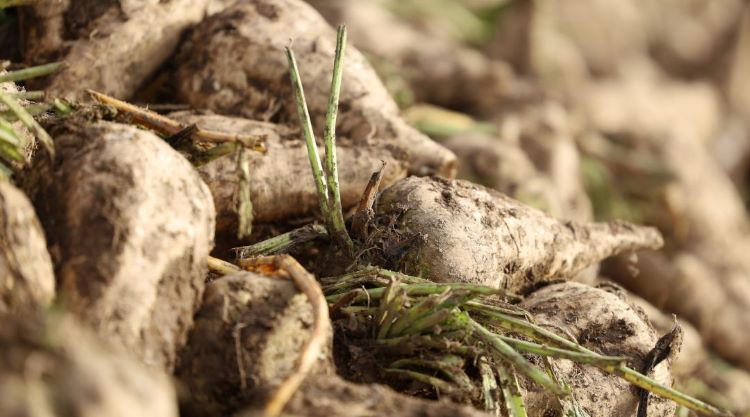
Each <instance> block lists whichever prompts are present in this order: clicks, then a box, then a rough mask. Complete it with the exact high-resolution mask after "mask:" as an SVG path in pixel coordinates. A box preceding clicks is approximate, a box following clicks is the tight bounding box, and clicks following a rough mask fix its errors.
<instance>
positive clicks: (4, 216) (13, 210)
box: [0, 181, 55, 312]
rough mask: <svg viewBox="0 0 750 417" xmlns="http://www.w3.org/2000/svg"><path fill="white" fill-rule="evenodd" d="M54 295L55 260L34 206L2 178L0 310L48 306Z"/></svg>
mask: <svg viewBox="0 0 750 417" xmlns="http://www.w3.org/2000/svg"><path fill="white" fill-rule="evenodd" d="M54 296H55V275H54V273H53V271H52V260H51V259H50V256H49V253H48V252H47V240H46V239H45V238H44V231H43V230H42V226H41V225H40V224H39V219H37V217H36V212H35V211H34V206H32V205H31V202H30V201H29V199H28V198H27V197H26V195H25V194H24V193H22V192H21V191H20V190H19V189H17V188H16V187H14V186H13V185H11V184H10V183H9V182H7V181H0V312H4V311H18V310H21V309H29V308H31V309H33V308H40V307H41V308H44V307H46V306H47V305H49V303H50V302H51V301H52V299H53V298H54Z"/></svg>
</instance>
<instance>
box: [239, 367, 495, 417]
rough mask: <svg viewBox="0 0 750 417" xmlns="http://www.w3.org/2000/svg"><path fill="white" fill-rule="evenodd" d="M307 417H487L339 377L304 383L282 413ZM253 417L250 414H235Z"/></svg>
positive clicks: (311, 380) (466, 409)
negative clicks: (417, 416) (353, 416)
mask: <svg viewBox="0 0 750 417" xmlns="http://www.w3.org/2000/svg"><path fill="white" fill-rule="evenodd" d="M284 414H285V415H289V416H308V417H349V416H352V415H356V416H363V417H365V416H366V417H377V416H394V417H410V416H414V415H419V416H423V417H487V416H489V415H488V414H486V413H483V412H480V411H477V410H476V409H475V408H472V407H469V406H464V405H458V404H454V403H451V402H449V401H429V400H423V399H419V398H415V397H411V396H407V395H403V394H399V393H397V392H395V391H393V390H392V389H390V388H388V387H385V386H383V385H376V384H355V383H352V382H348V381H345V380H343V379H341V378H340V377H338V376H332V375H321V376H317V377H315V378H310V379H309V380H308V381H306V382H305V383H304V384H303V385H302V387H300V391H299V392H298V393H297V394H296V395H295V397H294V398H293V399H292V401H291V402H290V403H289V406H288V407H287V408H286V409H285V410H284ZM237 415H238V416H239V417H252V416H254V415H255V414H252V412H250V411H246V412H242V413H238V414H237Z"/></svg>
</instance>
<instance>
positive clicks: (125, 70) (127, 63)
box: [24, 0, 208, 100]
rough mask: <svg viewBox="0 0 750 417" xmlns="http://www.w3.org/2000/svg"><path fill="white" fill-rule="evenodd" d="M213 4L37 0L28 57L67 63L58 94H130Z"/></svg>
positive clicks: (54, 89) (51, 90)
mask: <svg viewBox="0 0 750 417" xmlns="http://www.w3.org/2000/svg"><path fill="white" fill-rule="evenodd" d="M207 4H208V0H197V1H193V0H172V1H168V2H152V1H149V2H145V1H126V0H122V1H114V0H113V1H100V0H65V1H59V0H43V1H39V2H35V3H34V5H33V6H32V7H31V10H30V11H29V12H28V13H27V16H25V18H26V20H28V21H29V24H28V25H25V26H26V29H25V40H24V44H25V45H26V56H25V60H26V61H27V62H30V63H35V64H43V63H46V62H50V61H53V60H63V61H64V62H65V63H66V67H65V69H64V70H63V71H62V72H60V73H59V74H57V75H54V76H52V77H51V79H50V81H49V85H48V90H47V92H48V94H50V95H52V96H54V97H65V98H67V99H84V100H85V99H88V98H89V97H88V95H87V94H86V92H85V91H86V89H87V88H89V89H93V90H97V91H101V92H104V93H107V94H109V95H112V96H115V97H119V98H127V97H129V96H131V95H132V94H134V93H135V91H136V89H137V88H138V87H139V86H140V85H141V84H142V83H143V82H144V81H146V79H147V78H148V77H149V76H150V75H151V74H152V73H153V72H154V71H155V70H156V69H157V68H158V67H159V66H160V65H161V64H162V63H164V61H165V60H166V59H167V58H168V57H169V56H170V55H171V54H172V51H173V49H174V48H175V47H176V46H177V43H178V41H179V39H180V36H181V34H182V32H183V31H184V30H185V29H187V28H188V27H189V26H190V25H192V24H195V23H197V22H199V21H200V20H201V19H202V18H203V15H204V13H205V11H206V6H207ZM31 22H33V23H31ZM71 41H72V42H71Z"/></svg>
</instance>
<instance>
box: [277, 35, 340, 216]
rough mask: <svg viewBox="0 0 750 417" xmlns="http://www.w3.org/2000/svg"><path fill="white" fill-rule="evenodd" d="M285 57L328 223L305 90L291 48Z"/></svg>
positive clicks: (319, 166)
mask: <svg viewBox="0 0 750 417" xmlns="http://www.w3.org/2000/svg"><path fill="white" fill-rule="evenodd" d="M286 57H287V60H288V61H289V74H290V77H291V78H292V88H293V90H294V99H295V101H296V103H297V114H298V116H299V120H300V124H301V125H302V134H303V135H304V137H305V144H306V145H307V156H308V157H309V159H310V168H311V169H312V173H313V178H314V179H315V188H316V189H317V191H318V202H319V203H320V212H321V213H322V214H323V218H324V219H325V220H326V221H329V220H330V218H331V216H330V209H329V205H328V185H327V182H326V180H325V178H324V174H323V165H322V164H321V162H320V155H319V154H318V144H317V143H316V142H315V134H314V133H313V127H312V121H311V120H310V112H308V110H307V101H306V100H305V90H304V88H303V87H302V79H300V76H299V68H297V60H296V59H295V58H294V52H293V51H292V50H291V48H289V47H287V48H286Z"/></svg>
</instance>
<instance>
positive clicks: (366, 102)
mask: <svg viewBox="0 0 750 417" xmlns="http://www.w3.org/2000/svg"><path fill="white" fill-rule="evenodd" d="M289 39H293V40H294V43H293V45H292V48H293V49H294V53H295V56H296V59H297V63H298V66H299V70H300V76H301V78H302V81H303V83H304V86H305V88H306V91H305V95H306V97H307V105H308V108H309V111H310V116H311V118H312V122H313V125H314V126H317V127H319V128H322V127H323V126H324V122H325V115H326V109H327V106H328V96H329V91H328V88H329V86H330V81H331V68H332V63H333V61H334V59H333V58H334V52H335V42H336V33H335V32H334V30H333V29H332V28H331V27H330V26H329V25H328V24H327V23H326V22H325V20H323V18H322V17H321V16H320V15H318V13H317V12H316V11H315V10H313V9H312V8H311V7H310V6H309V5H308V4H306V3H305V2H303V1H301V0H282V1H278V0H275V1H272V0H250V1H246V2H242V3H240V4H238V5H236V6H233V7H230V8H228V9H227V10H225V11H223V12H221V13H218V14H215V15H213V16H211V17H209V18H207V19H206V20H205V21H204V22H203V23H201V24H200V25H199V26H198V27H197V28H196V29H195V30H194V31H193V33H192V36H190V37H189V38H188V40H187V41H186V42H185V44H184V45H183V47H182V48H181V52H180V55H179V57H178V62H177V66H178V70H177V73H176V81H175V82H176V85H177V93H178V95H179V97H180V98H181V99H182V100H184V101H186V102H187V103H189V104H190V105H192V106H193V107H195V108H205V109H210V110H213V111H216V112H217V113H223V114H231V115H238V116H243V117H247V118H249V119H254V120H272V121H274V122H280V123H287V124H294V125H297V123H298V116H297V109H296V103H295V101H294V100H293V99H292V98H293V94H292V87H291V84H290V82H289V69H288V64H287V60H286V57H285V55H284V51H283V47H284V46H286V45H288V43H289ZM336 132H337V135H340V136H341V137H342V139H343V138H346V139H348V140H346V141H344V140H338V141H337V142H338V144H339V145H342V146H343V145H345V144H346V142H350V143H351V144H352V145H353V146H356V147H370V146H373V145H375V147H379V146H382V147H387V146H389V147H393V148H400V149H401V151H405V152H406V154H407V155H408V160H409V161H410V164H409V172H410V173H413V174H418V175H425V174H432V173H437V174H440V175H445V176H452V175H453V174H454V172H455V169H456V167H455V164H456V161H455V156H453V154H452V153H451V152H450V151H448V150H446V149H444V148H442V147H441V146H440V145H438V144H436V143H434V142H432V141H431V140H430V139H429V138H427V137H426V136H424V135H422V134H421V133H419V132H417V131H416V130H414V129H413V128H411V127H410V126H408V125H407V124H406V123H405V122H404V121H403V120H402V119H401V117H400V116H399V114H398V108H397V106H396V104H395V103H394V101H393V100H392V99H391V97H390V96H389V95H388V92H387V91H386V89H385V87H384V86H383V84H382V83H381V81H380V80H379V79H378V77H377V75H376V74H375V71H373V69H372V68H371V67H370V65H369V64H368V63H367V61H366V60H365V58H364V56H362V54H360V53H359V52H358V51H357V50H356V49H355V48H353V47H349V48H347V51H346V56H345V58H344V62H343V84H342V90H341V98H340V106H339V113H338V119H337V128H336ZM342 165H343V164H339V166H342ZM341 183H346V180H345V179H344V178H342V179H341Z"/></svg>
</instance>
